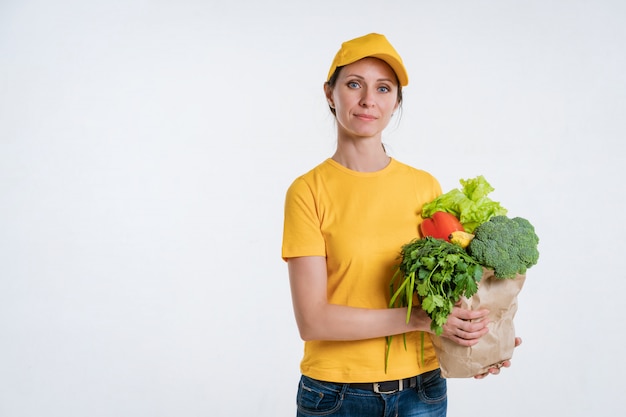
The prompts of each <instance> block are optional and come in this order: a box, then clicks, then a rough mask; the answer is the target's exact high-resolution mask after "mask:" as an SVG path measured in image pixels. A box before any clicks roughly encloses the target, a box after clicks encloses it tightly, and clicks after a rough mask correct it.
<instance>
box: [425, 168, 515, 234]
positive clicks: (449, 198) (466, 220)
mask: <svg viewBox="0 0 626 417" xmlns="http://www.w3.org/2000/svg"><path fill="white" fill-rule="evenodd" d="M459 182H460V183H461V185H462V188H461V189H458V188H457V189H453V190H450V191H448V192H447V193H445V194H441V195H440V196H439V197H437V198H435V199H434V200H433V201H431V202H429V203H426V204H424V205H423V206H422V217H423V218H429V217H431V216H432V215H433V213H435V212H437V211H445V212H447V213H451V214H453V215H455V216H456V217H457V218H458V219H459V221H460V222H461V224H462V225H463V228H465V231H466V232H468V233H472V232H473V231H474V229H476V227H478V225H480V224H482V223H484V222H486V221H488V220H489V219H490V218H492V217H493V216H504V215H506V213H507V210H506V209H505V208H504V207H502V206H501V205H500V203H499V202H497V201H493V200H491V199H490V198H489V197H488V196H487V195H488V194H489V193H491V192H492V191H493V190H494V188H493V187H492V186H491V185H490V184H489V183H488V182H487V180H486V179H485V177H483V176H482V175H479V176H478V177H476V178H471V179H467V180H460V181H459Z"/></svg>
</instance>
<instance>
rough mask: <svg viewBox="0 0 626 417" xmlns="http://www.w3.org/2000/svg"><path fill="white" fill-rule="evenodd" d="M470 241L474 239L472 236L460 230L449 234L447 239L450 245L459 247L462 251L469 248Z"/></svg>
mask: <svg viewBox="0 0 626 417" xmlns="http://www.w3.org/2000/svg"><path fill="white" fill-rule="evenodd" d="M472 239H474V235H473V234H472V233H467V232H463V231H461V230H457V231H456V232H452V233H450V236H449V238H448V240H449V241H450V243H454V244H455V245H459V246H460V247H462V248H463V249H465V248H467V247H468V246H469V244H470V242H471V241H472Z"/></svg>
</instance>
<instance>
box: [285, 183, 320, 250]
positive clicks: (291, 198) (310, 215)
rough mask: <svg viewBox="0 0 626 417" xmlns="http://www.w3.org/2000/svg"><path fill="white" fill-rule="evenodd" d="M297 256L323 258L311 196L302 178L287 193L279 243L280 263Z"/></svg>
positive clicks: (315, 205) (314, 202)
mask: <svg viewBox="0 0 626 417" xmlns="http://www.w3.org/2000/svg"><path fill="white" fill-rule="evenodd" d="M300 256H326V244H325V241H324V236H323V234H322V231H321V222H320V217H319V213H318V206H317V203H316V200H315V195H314V193H313V191H312V189H311V187H310V186H309V184H307V182H306V181H305V180H304V178H302V177H300V178H298V179H296V180H295V181H294V182H293V183H292V184H291V186H290V187H289V189H288V190H287V194H286V197H285V214H284V224H283V244H282V257H283V259H284V260H287V259H288V258H295V257H300Z"/></svg>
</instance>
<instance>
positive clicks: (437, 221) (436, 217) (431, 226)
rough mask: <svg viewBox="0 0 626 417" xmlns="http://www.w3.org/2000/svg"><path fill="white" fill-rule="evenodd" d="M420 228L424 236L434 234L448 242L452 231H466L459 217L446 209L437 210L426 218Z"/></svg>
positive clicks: (433, 235) (435, 236)
mask: <svg viewBox="0 0 626 417" xmlns="http://www.w3.org/2000/svg"><path fill="white" fill-rule="evenodd" d="M420 230H421V231H422V235H423V236H424V237H426V236H432V237H434V238H436V239H444V240H447V241H448V242H449V241H450V239H449V236H450V233H452V232H456V231H457V230H460V231H461V232H464V231H465V229H464V228H463V225H462V224H461V222H460V221H459V219H457V218H456V216H455V215H454V214H450V213H446V212H445V211H436V212H435V213H433V215H432V216H431V217H430V218H428V219H424V221H423V222H422V224H421V225H420Z"/></svg>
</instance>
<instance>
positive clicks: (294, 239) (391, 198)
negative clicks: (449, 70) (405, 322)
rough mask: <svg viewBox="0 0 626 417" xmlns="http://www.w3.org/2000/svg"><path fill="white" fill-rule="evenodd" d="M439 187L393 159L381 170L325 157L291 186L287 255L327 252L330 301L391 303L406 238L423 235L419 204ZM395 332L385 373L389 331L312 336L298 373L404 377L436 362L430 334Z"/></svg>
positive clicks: (353, 378)
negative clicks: (343, 337)
mask: <svg viewBox="0 0 626 417" xmlns="http://www.w3.org/2000/svg"><path fill="white" fill-rule="evenodd" d="M439 194H441V186H440V185H439V182H438V181H437V180H436V179H435V178H434V177H433V176H432V175H430V174H429V173H427V172H425V171H421V170H418V169H415V168H412V167H410V166H408V165H405V164H403V163H400V162H398V161H396V160H395V159H391V161H390V163H389V164H388V165H387V166H386V167H385V168H384V169H382V170H380V171H377V172H356V171H352V170H350V169H348V168H346V167H344V166H342V165H340V164H338V163H337V162H335V161H334V160H332V159H327V160H326V161H324V162H322V163H321V164H320V165H318V166H317V167H315V168H314V169H312V170H311V171H309V172H308V173H306V174H304V175H302V176H301V177H299V178H297V179H296V180H295V181H294V182H293V183H292V185H291V186H290V187H289V189H288V191H287V196H286V201H285V222H284V231H283V246H282V256H283V258H284V259H288V258H292V257H301V256H324V257H326V265H327V271H328V301H329V302H330V303H332V304H340V305H349V306H354V307H365V308H387V306H388V303H389V298H390V294H389V282H390V280H391V277H392V276H393V274H394V272H395V267H396V265H397V264H398V262H399V254H400V249H401V247H402V245H404V244H405V243H408V242H410V241H411V240H412V239H414V238H416V237H418V236H419V229H418V226H419V223H420V222H421V221H422V218H421V217H420V212H421V207H422V205H423V204H424V203H426V202H429V201H431V200H433V199H434V198H435V197H437V196H438V195H439ZM421 340H422V339H421V333H420V332H411V333H408V334H407V335H406V343H407V348H406V350H405V349H404V342H403V337H402V336H396V337H394V338H393V343H392V348H391V351H390V356H389V365H388V368H387V372H386V373H385V346H386V340H385V338H384V337H381V338H376V339H368V340H358V341H308V342H306V343H305V347H304V357H303V359H302V362H301V365H300V368H301V372H302V373H303V374H304V375H306V376H309V377H311V378H315V379H319V380H324V381H332V382H343V383H346V382H375V381H384V380H391V379H400V378H407V377H410V376H414V375H418V374H421V373H423V372H427V371H430V370H433V369H436V368H437V367H438V363H437V359H436V356H435V352H434V349H433V347H432V344H431V341H430V337H429V336H428V335H426V334H425V335H424V347H425V349H424V362H423V363H422V361H421V355H420V352H421Z"/></svg>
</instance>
